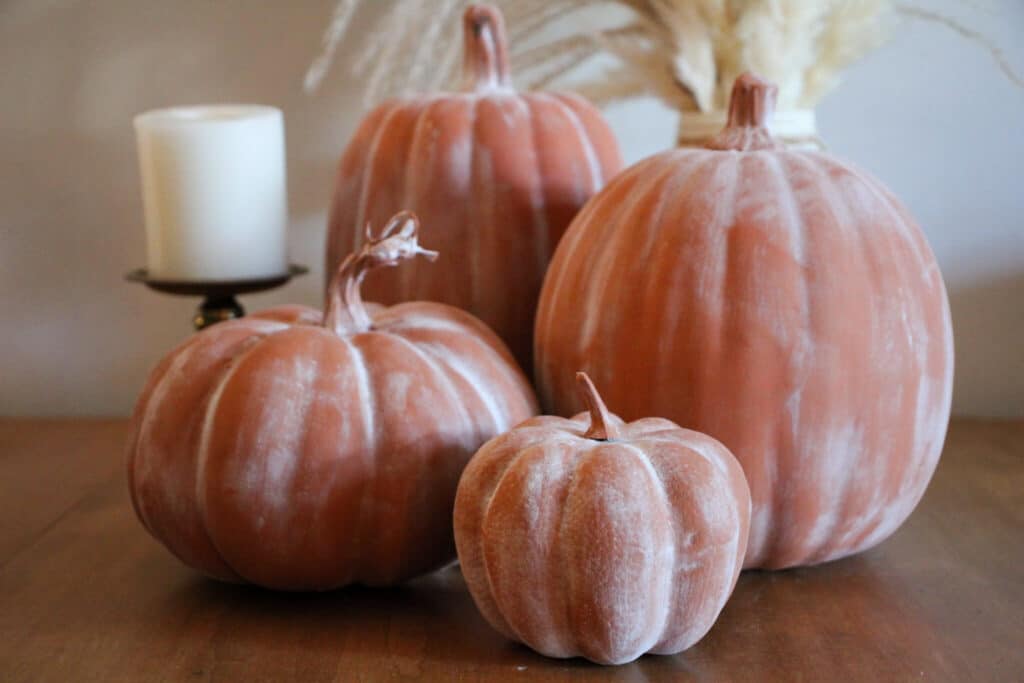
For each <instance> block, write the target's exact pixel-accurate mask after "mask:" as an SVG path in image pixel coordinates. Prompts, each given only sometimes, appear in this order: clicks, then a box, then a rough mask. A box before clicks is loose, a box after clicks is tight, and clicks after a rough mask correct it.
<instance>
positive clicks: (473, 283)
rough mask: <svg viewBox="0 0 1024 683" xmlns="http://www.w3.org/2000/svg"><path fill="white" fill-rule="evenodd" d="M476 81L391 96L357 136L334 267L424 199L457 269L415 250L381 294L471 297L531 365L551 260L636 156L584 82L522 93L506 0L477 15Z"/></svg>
mask: <svg viewBox="0 0 1024 683" xmlns="http://www.w3.org/2000/svg"><path fill="white" fill-rule="evenodd" d="M463 23H464V41H465V55H464V59H465V66H464V69H465V76H466V77H465V87H464V89H463V91H462V92H455V93H443V94H432V95H423V96H418V97H412V98H409V99H400V100H391V101H388V102H385V103H384V104H382V105H380V106H379V107H377V108H376V109H375V110H374V111H372V112H371V113H370V114H369V115H368V116H367V117H366V119H365V120H364V121H363V122H362V124H361V125H360V127H359V129H358V130H357V131H356V133H355V136H354V137H353V138H352V140H351V142H350V143H349V145H348V147H347V149H346V150H345V152H344V154H343V156H342V158H341V163H340V166H339V168H338V177H337V185H336V188H335V194H334V201H333V205H332V207H331V211H330V221H329V226H328V234H327V270H326V272H328V273H332V272H334V270H335V269H336V268H337V265H338V263H339V262H340V261H341V259H342V258H344V257H345V255H346V254H348V253H349V252H351V251H353V250H355V249H358V248H359V246H360V245H361V243H362V239H363V238H362V235H363V227H364V226H365V225H366V224H367V223H370V224H373V225H376V224H378V223H382V222H383V221H385V220H386V219H387V218H388V217H390V216H391V215H392V214H394V213H395V212H396V211H399V210H402V209H410V210H413V211H415V212H416V213H417V214H418V215H419V216H420V217H421V219H422V220H423V225H424V226H426V228H425V229H426V230H427V233H426V235H425V239H426V240H428V241H429V242H430V243H431V244H432V245H434V246H435V247H436V248H437V249H438V251H440V252H441V253H443V254H444V255H445V259H446V264H445V265H446V268H445V270H444V272H443V273H439V272H437V270H433V271H432V270H431V269H429V268H420V267H419V265H418V264H414V265H412V266H411V267H409V268H406V269H404V270H403V272H387V273H384V272H378V273H373V274H372V275H370V276H369V277H368V278H367V280H366V284H365V290H366V293H367V296H368V297H370V298H371V299H373V300H376V301H380V302H382V303H385V304H393V303H396V302H399V301H405V300H408V299H410V298H412V299H426V300H431V301H441V302H444V303H448V304H451V305H454V306H458V307H460V308H463V309H466V310H468V311H470V312H471V313H473V314H474V315H476V316H477V317H479V318H480V319H482V320H483V321H484V322H485V323H487V324H488V325H489V326H491V327H492V328H493V329H494V330H495V331H496V332H497V333H498V335H499V336H500V337H501V338H502V339H504V340H505V342H506V343H507V344H508V345H509V347H510V348H511V350H512V352H513V355H515V357H516V359H517V360H518V361H519V362H520V364H522V365H523V366H524V368H525V369H526V370H527V371H528V372H529V370H530V366H531V358H530V357H531V347H532V340H533V319H534V312H535V309H536V305H537V296H538V294H539V292H540V286H541V282H542V280H543V278H544V272H545V270H546V269H547V265H548V261H549V260H550V258H551V254H552V253H553V251H554V249H555V246H556V245H557V243H558V240H559V238H560V237H561V236H562V233H563V232H564V231H565V229H566V227H568V225H569V222H570V221H571V220H572V218H573V216H574V215H575V214H576V212H577V210H578V209H579V208H580V207H581V206H582V205H583V203H584V202H586V200H587V199H589V198H590V196H591V195H593V194H594V193H595V192H597V191H598V190H599V189H600V188H601V186H602V185H603V184H604V183H605V181H606V180H608V179H609V178H610V177H611V176H612V175H614V174H615V173H616V172H617V171H618V170H619V169H620V168H621V166H622V161H621V157H620V156H619V151H618V146H617V145H616V142H615V139H614V137H613V135H612V132H611V130H610V129H609V128H608V126H607V124H606V123H605V122H604V120H603V119H602V117H601V115H600V113H599V112H598V111H597V110H596V109H595V108H594V107H592V106H591V105H590V104H588V103H587V102H586V101H584V100H583V99H581V98H580V97H578V96H575V95H569V94H560V93H539V92H531V93H518V92H516V91H515V90H514V89H513V87H512V82H511V78H510V74H509V67H508V55H507V48H506V42H505V32H504V27H503V22H502V17H501V14H500V13H499V11H498V10H497V9H496V8H494V7H491V6H470V7H469V8H468V9H467V10H466V12H465V14H464V18H463Z"/></svg>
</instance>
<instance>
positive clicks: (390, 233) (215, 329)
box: [128, 214, 536, 590]
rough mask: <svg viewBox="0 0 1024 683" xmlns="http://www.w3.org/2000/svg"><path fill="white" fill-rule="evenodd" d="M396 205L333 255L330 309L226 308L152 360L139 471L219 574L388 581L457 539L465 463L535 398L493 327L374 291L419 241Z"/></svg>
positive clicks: (181, 536) (166, 538)
mask: <svg viewBox="0 0 1024 683" xmlns="http://www.w3.org/2000/svg"><path fill="white" fill-rule="evenodd" d="M416 227H417V226H416V221H415V218H414V217H413V216H411V215H408V214H400V215H398V216H396V217H395V218H394V220H393V221H392V222H391V224H390V225H389V226H388V228H387V229H386V230H385V231H384V233H383V235H382V237H380V238H377V239H374V238H370V239H369V240H368V241H367V242H366V243H365V244H364V246H363V247H362V248H361V249H360V251H359V252H358V253H357V254H353V255H352V256H351V257H350V258H349V259H347V260H346V261H345V263H344V264H343V265H342V266H341V267H340V268H339V269H338V272H337V274H336V276H335V279H334V283H333V285H332V287H331V289H330V297H329V301H328V304H327V310H326V313H325V314H321V313H320V312H319V311H316V310H314V309H311V308H307V307H305V306H284V307H280V308H275V309H270V310H268V311H265V312H263V313H260V314H257V315H251V316H247V317H245V318H241V319H239V320H235V321H230V322H224V323H218V324H216V325H213V326H212V327H210V328H208V329H206V330H204V331H202V332H200V333H198V334H196V335H194V336H193V337H191V338H190V339H188V340H187V341H186V342H185V343H183V344H182V345H181V346H179V347H178V348H177V349H175V350H174V351H172V352H171V353H170V354H169V355H168V356H167V357H165V358H164V359H163V361H161V362H160V364H159V365H158V366H157V367H156V369H155V370H154V371H153V372H152V374H151V375H150V378H149V381H148V383H147V384H146V387H145V389H144V390H143V392H142V395H141V397H140V398H139V401H138V404H137V406H136V409H135V413H134V416H133V419H132V435H131V439H130V443H129V446H128V483H129V489H130V491H131V497H132V503H133V505H134V507H135V511H136V513H137V514H138V517H139V519H140V520H141V521H142V523H143V524H144V525H145V527H146V529H148V530H149V532H150V533H151V534H152V535H153V536H154V537H155V538H156V539H157V540H159V541H160V542H161V543H163V544H164V545H165V546H167V548H168V549H170V551H171V552H172V553H174V554H175V555H177V556H178V557H179V558H180V559H181V560H182V561H183V562H184V563H186V564H188V565H190V566H192V567H194V568H196V569H198V570H200V571H202V572H204V573H206V574H208V575H210V576H212V577H215V578H218V579H222V580H226V581H238V582H250V583H255V584H259V585H262V586H266V587H270V588H277V589H289V590H305V589H313V590H325V589H330V588H336V587H339V586H343V585H346V584H349V583H353V582H356V583H363V584H371V585H381V584H392V583H396V582H399V581H402V580H404V579H407V578H410V577H413V576H416V575H418V574H421V573H424V572H426V571H429V570H431V569H434V568H436V567H438V566H440V565H442V564H444V563H446V562H448V561H449V560H451V559H452V558H453V557H454V554H455V553H454V551H455V548H454V539H453V538H452V529H451V519H452V504H453V502H454V498H455V489H456V486H457V483H458V479H459V475H460V474H461V472H462V469H463V467H464V466H465V464H466V462H467V461H468V460H469V458H470V456H471V455H472V454H473V453H474V451H476V449H477V448H479V446H480V445H481V444H482V443H484V442H485V441H487V440H488V439H489V438H491V437H493V436H495V435H496V434H500V433H502V432H504V431H505V430H507V429H508V428H509V427H511V426H512V425H514V424H515V423H517V422H520V421H521V420H523V419H525V418H527V417H529V416H531V415H534V414H536V400H535V398H534V396H533V392H532V390H531V389H530V387H529V385H528V383H527V381H526V378H525V377H524V376H523V375H522V373H521V372H520V370H519V369H518V368H517V367H516V365H515V362H514V361H513V359H512V357H511V354H510V353H509V352H508V350H507V349H506V347H505V346H504V345H503V344H502V343H501V341H500V340H499V339H498V338H497V336H496V335H495V334H494V333H493V332H491V331H490V330H488V329H487V328H486V326H484V325H483V324H482V323H481V322H479V321H478V320H476V319H474V318H472V317H471V316H470V315H469V314H467V313H465V312H464V311H461V310H458V309H456V308H452V307H450V306H445V305H443V304H437V303H422V302H419V303H405V304H400V305H398V306H394V307H391V308H385V307H381V306H376V305H373V304H370V305H364V303H363V301H362V299H361V298H360V294H359V284H360V281H361V280H362V278H363V276H364V275H365V274H366V273H367V272H368V271H369V270H371V269H373V268H378V267H385V266H392V265H396V264H398V262H399V261H402V260H407V259H411V258H412V257H414V256H416V255H417V254H421V255H426V256H433V255H434V254H433V252H428V251H426V250H424V249H422V248H420V247H419V245H418V243H417V238H416Z"/></svg>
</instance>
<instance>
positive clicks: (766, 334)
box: [536, 74, 953, 568]
mask: <svg viewBox="0 0 1024 683" xmlns="http://www.w3.org/2000/svg"><path fill="white" fill-rule="evenodd" d="M774 92H775V91H774V87H772V86H770V85H769V84H766V83H764V82H762V81H760V80H759V79H757V78H756V77H754V76H751V75H749V74H748V75H744V76H742V77H741V78H740V79H738V81H737V83H736V86H735V88H734V90H733V96H732V102H731V106H730V119H729V124H728V125H727V126H726V127H725V129H724V130H723V131H722V133H721V134H720V135H719V136H718V137H717V138H716V139H715V140H713V141H712V143H711V144H710V146H709V147H710V148H708V149H700V150H673V151H668V152H665V153H662V154H658V155H656V156H653V157H651V158H649V159H646V160H644V161H641V162H640V163H638V164H636V165H635V166H633V167H632V168H630V169H628V170H626V171H624V172H623V173H622V174H620V175H619V176H618V177H617V178H616V179H615V180H614V181H612V182H611V183H610V184H609V185H608V186H607V187H606V188H605V189H604V190H603V191H602V192H601V193H600V194H599V195H597V196H596V197H594V199H592V200H591V201H590V202H589V203H588V204H587V205H586V207H584V209H583V210H582V211H581V212H580V215H579V216H578V217H577V218H576V220H575V221H574V222H573V224H572V226H571V227H570V229H569V231H568V232H567V234H566V236H565V238H564V239H563V241H562V243H561V245H560V246H559V248H558V250H557V253H556V254H555V256H554V259H553V261H552V265H551V268H550V270H549V272H548V275H547V279H546V280H545V283H544V288H543V292H542V294H541V300H540V304H539V308H538V315H537V329H536V354H537V372H536V379H537V389H538V392H539V394H540V397H541V403H542V407H543V408H545V409H546V410H547V411H550V412H554V413H556V414H561V415H569V414H572V413H573V412H574V411H575V410H577V409H578V407H579V403H578V401H577V400H576V397H575V395H574V392H573V387H572V385H571V382H569V381H567V380H566V374H567V373H571V372H572V371H575V370H576V369H582V370H585V371H586V372H588V373H590V374H591V375H592V376H593V377H594V381H595V382H597V383H598V385H599V386H601V387H602V388H603V391H604V393H605V397H606V399H607V400H608V401H609V402H610V403H611V404H612V405H615V406H616V408H617V410H619V411H620V414H622V415H623V417H625V418H626V419H634V418H637V417H640V416H643V415H663V416H665V417H667V418H669V419H672V420H673V421H675V422H678V423H679V424H682V425H685V426H687V427H690V428H693V429H697V430H699V431H702V432H704V433H707V434H710V435H711V436H713V437H715V438H716V439H718V440H720V441H721V442H722V443H724V444H725V445H726V446H727V447H728V448H729V450H731V451H732V452H733V453H734V454H735V455H736V457H737V458H738V459H739V461H740V463H741V464H742V465H743V469H744V471H745V472H746V476H747V480H748V482H749V484H750V489H751V494H752V496H753V500H754V514H753V518H752V521H751V531H750V544H749V546H748V549H747V557H746V566H748V567H767V568H781V567H790V566H794V565H804V564H813V563H817V562H824V561H826V560H832V559H836V558H839V557H843V556H845V555H849V554H851V553H856V552H859V551H862V550H864V549H866V548H870V547H871V546H873V545H875V544H877V543H879V542H881V541H882V540H883V539H885V538H886V537H888V536H889V535H890V534H892V533H893V532H894V531H895V530H896V529H897V527H899V525H900V524H901V523H902V522H903V521H904V520H905V519H906V518H907V516H908V515H909V514H910V512H911V511H912V510H913V509H914V506H915V505H916V504H917V502H918V500H919V499H920V497H921V495H922V494H923V492H924V490H925V487H926V486H927V484H928V481H929V479H930V478H931V475H932V473H933V472H934V470H935V466H936V463H937V461H938V458H939V454H940V451H941V449H942V443H943V439H944V435H945V430H946V425H947V423H948V418H949V409H950V396H951V389H952V378H953V337H952V330H951V326H950V315H949V306H948V302H947V298H946V291H945V288H944V286H943V282H942V277H941V275H940V273H939V269H938V266H937V264H936V262H935V258H934V256H933V254H932V252H931V250H930V249H929V247H928V244H927V243H926V241H925V238H924V236H923V235H922V233H921V230H920V229H919V228H918V226H917V224H916V223H915V222H914V220H913V219H912V218H911V216H910V214H909V213H908V211H907V209H906V208H905V207H904V206H903V204H901V203H900V202H899V200H898V199H896V197H894V196H893V195H892V193H891V192H889V191H888V190H887V189H886V188H885V187H883V185H882V184H881V183H880V182H879V181H878V180H877V179H875V178H874V177H872V176H871V175H869V174H868V173H866V172H864V171H862V170H860V169H857V168H854V167H852V166H850V165H849V164H846V163H843V162H841V161H838V160H836V159H835V158H833V157H831V156H829V155H827V154H823V153H818V152H808V151H794V150H786V149H783V148H782V147H781V146H780V145H778V144H777V143H776V142H775V141H774V140H773V139H772V137H771V135H770V134H769V133H768V130H767V129H766V128H765V122H766V120H767V117H768V116H770V114H771V110H772V108H773V106H774Z"/></svg>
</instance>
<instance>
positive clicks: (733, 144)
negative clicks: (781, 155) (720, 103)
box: [707, 71, 779, 152]
mask: <svg viewBox="0 0 1024 683" xmlns="http://www.w3.org/2000/svg"><path fill="white" fill-rule="evenodd" d="M778 94H779V89H778V88H777V87H776V86H775V84H773V83H769V82H768V81H766V80H764V79H762V78H760V77H758V76H755V75H754V74H752V73H750V72H749V71H748V72H746V73H744V74H742V75H740V76H739V78H737V79H736V82H735V83H733V86H732V94H731V95H730V96H729V120H728V122H726V124H725V128H723V129H722V132H720V133H719V134H718V135H716V136H715V137H713V138H712V139H711V141H710V142H708V144H707V147H708V149H720V150H736V151H739V152H752V151H755V150H759V149H776V148H778V147H779V144H778V143H777V142H776V141H775V139H774V138H772V134H771V133H769V132H768V124H769V123H770V122H771V119H772V115H773V114H774V113H775V99H776V97H778Z"/></svg>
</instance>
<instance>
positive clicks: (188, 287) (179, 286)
mask: <svg viewBox="0 0 1024 683" xmlns="http://www.w3.org/2000/svg"><path fill="white" fill-rule="evenodd" d="M308 272H309V268H307V267H306V266H300V265H297V264H294V263H293V264H291V265H290V266H288V272H286V273H282V274H281V275H274V276H271V277H265V278H253V279H249V280H160V279H157V278H153V277H150V276H149V272H148V271H147V270H146V269H145V268H138V269H136V270H133V271H131V272H130V273H128V274H127V275H125V276H124V279H125V280H128V281H129V282H141V283H142V284H144V285H146V286H147V287H149V288H150V289H152V290H154V291H157V292H163V293H164V294H175V295H178V296H201V297H203V302H202V303H201V304H199V308H197V309H196V314H195V316H193V318H192V325H193V326H194V327H195V328H196V330H202V329H205V328H207V327H209V326H210V325H213V324H214V323H219V322H223V321H225V320H232V319H234V318H241V317H242V316H243V315H245V309H243V308H242V305H241V304H240V303H238V300H237V299H235V296H237V295H239V294H251V293H252V292H263V291H266V290H268V289H274V288H275V287H280V286H281V285H283V284H284V283H286V282H288V281H289V280H291V279H292V278H293V277H298V276H299V275H305V274H306V273H308Z"/></svg>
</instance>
